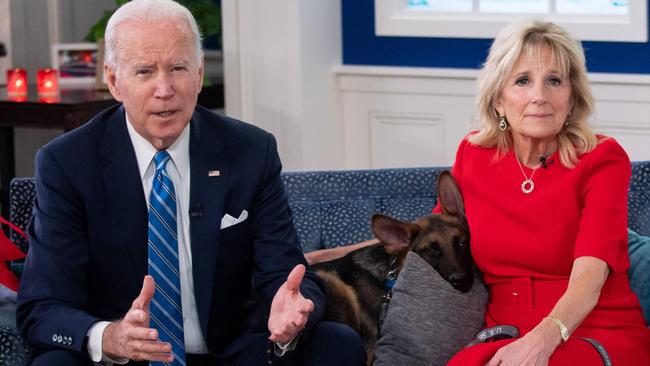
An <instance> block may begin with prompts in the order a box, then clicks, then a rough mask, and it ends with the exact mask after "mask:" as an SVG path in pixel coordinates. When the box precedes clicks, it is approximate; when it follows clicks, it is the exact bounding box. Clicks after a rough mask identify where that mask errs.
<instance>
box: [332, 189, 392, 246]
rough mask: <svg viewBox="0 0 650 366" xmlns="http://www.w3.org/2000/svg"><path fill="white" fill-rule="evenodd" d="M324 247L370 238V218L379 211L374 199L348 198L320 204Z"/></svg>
mask: <svg viewBox="0 0 650 366" xmlns="http://www.w3.org/2000/svg"><path fill="white" fill-rule="evenodd" d="M322 210H323V211H322V212H323V222H322V227H323V236H322V237H321V242H322V244H323V246H324V247H325V248H334V247H340V246H342V245H348V244H353V243H358V242H362V241H364V240H369V239H372V231H371V230H370V218H371V217H372V214H374V213H375V212H378V211H379V207H378V204H377V202H376V201H375V200H374V199H356V200H353V199H350V200H345V201H334V202H325V203H323V205H322Z"/></svg>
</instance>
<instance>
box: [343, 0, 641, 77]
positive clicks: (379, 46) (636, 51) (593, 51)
mask: <svg viewBox="0 0 650 366" xmlns="http://www.w3.org/2000/svg"><path fill="white" fill-rule="evenodd" d="M341 1H342V3H341V8H342V9H341V10H342V19H343V20H342V22H343V63H344V64H348V65H380V66H411V67H451V68H478V67H480V65H481V63H482V62H483V61H485V57H486V56H487V52H488V49H489V47H490V44H491V43H492V40H486V39H464V38H424V37H385V36H382V37H378V36H375V19H374V14H375V9H374V1H373V0H341ZM648 8H649V12H650V7H648ZM649 19H650V15H649ZM582 45H583V47H584V48H585V53H586V55H587V68H588V69H589V71H592V72H609V73H638V74H650V42H646V43H626V42H621V43H617V42H583V44H582Z"/></svg>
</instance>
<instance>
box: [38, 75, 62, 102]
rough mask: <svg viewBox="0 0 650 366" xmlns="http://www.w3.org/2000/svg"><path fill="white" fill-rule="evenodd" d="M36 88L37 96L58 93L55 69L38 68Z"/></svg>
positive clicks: (57, 79)
mask: <svg viewBox="0 0 650 366" xmlns="http://www.w3.org/2000/svg"><path fill="white" fill-rule="evenodd" d="M36 89H37V90H38V96H39V97H53V96H56V95H57V94H58V93H59V78H58V76H57V72H56V69H50V68H45V69H38V73H37V74H36Z"/></svg>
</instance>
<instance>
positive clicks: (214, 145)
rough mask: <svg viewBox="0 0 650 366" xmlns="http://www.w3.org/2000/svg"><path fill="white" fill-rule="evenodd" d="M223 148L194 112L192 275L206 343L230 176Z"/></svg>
mask: <svg viewBox="0 0 650 366" xmlns="http://www.w3.org/2000/svg"><path fill="white" fill-rule="evenodd" d="M224 147H225V146H224V144H223V142H222V140H221V139H220V136H219V135H218V134H217V132H216V130H215V126H214V123H209V122H208V121H205V120H204V119H202V117H201V115H200V114H199V113H198V112H194V116H193V118H192V122H191V124H190V176H191V178H190V205H189V207H190V235H191V242H192V273H193V277H194V295H195V298H196V306H197V310H198V314H199V322H200V323H201V331H202V332H203V335H204V336H205V337H206V339H207V329H208V320H209V316H210V304H211V303H212V293H213V287H214V278H215V271H216V265H217V248H218V243H219V234H220V224H221V217H222V216H223V206H224V194H225V190H226V182H227V180H228V172H229V162H228V160H227V157H226V155H227V154H226V153H225V150H224ZM217 172H218V173H217Z"/></svg>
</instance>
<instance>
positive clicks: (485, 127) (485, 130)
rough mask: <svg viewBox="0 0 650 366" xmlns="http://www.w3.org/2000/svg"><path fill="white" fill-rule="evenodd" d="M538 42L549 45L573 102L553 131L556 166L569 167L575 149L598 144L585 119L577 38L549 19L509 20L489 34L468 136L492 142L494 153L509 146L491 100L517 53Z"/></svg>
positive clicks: (587, 95) (588, 108) (588, 102)
mask: <svg viewBox="0 0 650 366" xmlns="http://www.w3.org/2000/svg"><path fill="white" fill-rule="evenodd" d="M543 47H549V49H550V50H551V54H552V57H553V58H555V61H556V62H557V64H558V65H559V67H560V70H561V71H562V72H564V75H567V76H568V78H569V80H570V81H571V97H572V98H573V107H572V109H571V111H570V112H569V115H568V116H567V120H566V125H565V126H564V127H563V128H562V129H561V130H560V133H559V134H558V136H557V143H558V150H559V154H560V161H561V163H562V165H564V166H565V167H568V168H573V167H574V166H575V165H576V164H577V163H578V155H579V154H582V153H585V152H589V151H591V150H593V149H594V148H595V147H596V145H597V144H598V139H597V138H596V136H595V134H594V133H593V132H592V130H591V127H590V126H589V124H588V122H587V119H588V118H589V116H590V115H591V113H592V111H593V96H592V94H591V89H590V87H589V82H588V80H587V69H586V67H585V55H584V51H583V49H582V46H581V44H580V42H578V41H576V40H575V39H573V38H572V37H571V36H570V35H569V34H568V33H567V31H566V30H564V29H563V28H561V27H559V26H557V25H555V24H553V23H550V22H546V21H542V20H527V21H524V22H519V23H513V24H510V25H509V26H507V27H506V28H504V29H503V30H502V31H501V32H500V33H499V35H498V36H497V37H496V38H495V40H494V42H493V43H492V46H491V47H490V53H489V55H488V57H487V60H486V61H485V64H484V65H483V68H482V69H481V71H480V73H479V76H478V80H477V82H478V93H477V94H478V95H477V101H476V102H477V107H478V110H479V118H480V129H479V132H478V133H476V134H473V135H471V136H470V137H469V141H470V142H471V143H473V144H476V145H480V146H484V147H495V146H496V148H497V158H498V157H502V156H503V155H504V154H505V153H507V152H508V151H510V150H511V149H512V144H513V142H512V135H511V134H510V133H509V132H508V131H510V130H507V131H506V132H504V131H501V130H499V127H498V125H499V120H500V118H501V116H500V115H499V113H498V112H497V111H496V109H495V107H494V102H495V100H497V98H498V97H499V95H500V94H501V90H502V89H503V87H504V85H505V83H506V81H507V80H508V78H509V77H510V74H511V72H512V70H513V69H514V68H515V67H516V66H517V63H518V62H519V60H520V59H521V57H522V56H523V55H524V54H530V53H535V52H540V50H541V49H542V48H543Z"/></svg>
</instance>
